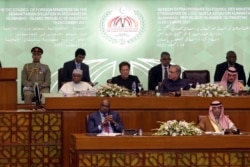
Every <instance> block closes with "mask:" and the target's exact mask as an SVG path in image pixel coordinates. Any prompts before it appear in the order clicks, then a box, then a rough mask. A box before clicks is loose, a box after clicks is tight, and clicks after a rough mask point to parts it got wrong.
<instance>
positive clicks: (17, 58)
mask: <svg viewBox="0 0 250 167" xmlns="http://www.w3.org/2000/svg"><path fill="white" fill-rule="evenodd" d="M249 15H250V1H246V0H210V1H206V0H175V1H172V0H73V1H69V0H42V1H34V0H11V1H9V0H1V1H0V18H1V22H0V35H1V38H0V61H1V62H2V65H3V66H4V67H17V68H18V88H19V90H18V92H19V96H18V101H19V103H20V102H21V100H20V82H21V70H22V68H23V65H24V64H25V63H28V62H31V60H32V58H31V53H30V49H31V48H32V47H33V46H40V47H42V48H43V49H44V54H43V55H42V59H41V61H42V63H45V64H48V65H49V67H50V69H51V72H52V76H51V78H52V85H51V89H52V90H51V91H52V92H57V70H58V68H60V67H62V66H63V63H64V62H65V61H69V60H72V59H73V58H74V52H75V50H76V49H77V48H79V47H81V48H84V49H86V52H87V56H86V59H85V60H84V62H85V63H87V64H88V65H89V66H90V72H91V79H92V81H93V82H99V85H101V84H105V82H106V80H107V79H108V78H111V77H112V76H115V75H118V74H119V70H118V64H119V63H120V62H121V61H123V60H126V61H129V62H130V63H131V66H132V67H131V74H134V75H137V76H139V78H140V80H141V82H142V83H143V85H144V87H145V88H147V74H148V70H149V69H150V68H151V67H152V66H154V65H156V64H158V63H159V59H160V53H161V52H162V51H168V52H169V53H170V54H171V57H172V63H173V64H180V65H181V66H182V68H183V70H185V69H208V70H209V71H210V73H211V80H212V81H213V74H214V70H215V65H216V64H218V63H220V62H223V61H225V56H226V52H227V51H228V50H234V51H236V53H237V55H238V60H237V61H238V62H239V63H241V64H243V65H244V67H245V71H246V75H247V77H248V74H249V67H250V66H249V63H248V62H250V56H249V55H250V54H249V52H250V50H249V39H250V33H249V32H250V31H249V28H250V16H249Z"/></svg>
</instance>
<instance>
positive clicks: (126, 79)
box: [111, 61, 140, 92]
mask: <svg viewBox="0 0 250 167" xmlns="http://www.w3.org/2000/svg"><path fill="white" fill-rule="evenodd" d="M119 70H120V74H121V75H117V76H115V77H113V78H112V79H111V83H112V84H117V85H119V86H123V87H125V88H127V89H130V90H131V89H132V84H133V82H135V84H136V91H137V92H139V89H138V84H139V83H140V80H139V78H138V77H137V76H136V75H130V74H129V73H130V64H129V63H128V62H126V61H123V62H121V63H120V64H119Z"/></svg>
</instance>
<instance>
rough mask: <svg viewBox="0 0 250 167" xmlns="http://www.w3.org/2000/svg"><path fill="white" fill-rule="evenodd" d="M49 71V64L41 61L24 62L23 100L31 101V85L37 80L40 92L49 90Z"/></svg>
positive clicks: (32, 94)
mask: <svg viewBox="0 0 250 167" xmlns="http://www.w3.org/2000/svg"><path fill="white" fill-rule="evenodd" d="M50 77H51V72H50V69H49V66H48V65H46V64H41V63H28V64H25V65H24V67H23V70H22V86H23V93H24V102H25V103H26V104H27V103H32V99H33V97H34V92H33V86H34V83H35V82H37V83H38V85H39V88H40V93H49V92H50V83H51V78H50Z"/></svg>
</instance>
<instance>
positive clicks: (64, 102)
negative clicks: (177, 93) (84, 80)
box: [45, 96, 250, 110]
mask: <svg viewBox="0 0 250 167" xmlns="http://www.w3.org/2000/svg"><path fill="white" fill-rule="evenodd" d="M101 99H102V98H101V97H47V98H45V108H46V109H47V110H86V109H96V108H98V107H99V104H100V101H101ZM213 100H220V101H221V102H222V103H223V104H224V106H225V107H226V108H227V109H240V110H243V109H246V110H249V109H250V103H249V100H250V97H223V98H202V97H152V96H149V97H146V96H145V97H129V98H125V97H113V98H110V101H111V106H112V109H123V110H131V109H136V110H138V109H139V110H142V109H144V110H152V109H156V110H161V109H167V110H170V109H173V110H177V109H183V110H193V109H208V107H209V104H210V102H211V101H213Z"/></svg>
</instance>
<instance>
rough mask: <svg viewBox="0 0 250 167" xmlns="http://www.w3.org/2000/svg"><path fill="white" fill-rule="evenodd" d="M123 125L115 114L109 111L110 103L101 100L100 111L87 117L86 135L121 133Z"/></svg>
mask: <svg viewBox="0 0 250 167" xmlns="http://www.w3.org/2000/svg"><path fill="white" fill-rule="evenodd" d="M122 130H123V124H122V122H121V119H120V116H119V114H118V113H117V112H115V111H112V110H110V101H109V100H108V99H103V100H102V101H101V103H100V109H99V110H98V111H96V112H94V113H92V114H90V115H89V118H88V133H121V132H122Z"/></svg>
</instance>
